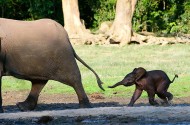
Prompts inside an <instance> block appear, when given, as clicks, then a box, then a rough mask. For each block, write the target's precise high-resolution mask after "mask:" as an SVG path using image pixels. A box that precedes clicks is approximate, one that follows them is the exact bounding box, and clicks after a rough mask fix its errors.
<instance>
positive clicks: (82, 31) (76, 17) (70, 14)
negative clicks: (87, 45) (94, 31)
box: [62, 0, 89, 39]
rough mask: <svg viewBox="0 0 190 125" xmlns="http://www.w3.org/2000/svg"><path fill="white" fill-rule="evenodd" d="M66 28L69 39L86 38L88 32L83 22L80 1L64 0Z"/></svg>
mask: <svg viewBox="0 0 190 125" xmlns="http://www.w3.org/2000/svg"><path fill="white" fill-rule="evenodd" d="M62 7H63V15H64V27H65V29H66V31H67V32H68V34H69V38H70V39H73V38H84V36H85V35H86V34H87V33H89V32H87V30H86V28H85V25H84V23H82V22H81V19H80V13H79V7H78V0H62Z"/></svg>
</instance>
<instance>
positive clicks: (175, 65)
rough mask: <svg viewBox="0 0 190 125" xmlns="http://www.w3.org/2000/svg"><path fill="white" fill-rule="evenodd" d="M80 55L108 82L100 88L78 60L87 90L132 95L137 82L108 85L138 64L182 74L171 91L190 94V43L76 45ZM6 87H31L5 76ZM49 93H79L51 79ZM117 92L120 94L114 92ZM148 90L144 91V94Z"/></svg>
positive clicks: (176, 94) (138, 65) (172, 74)
mask: <svg viewBox="0 0 190 125" xmlns="http://www.w3.org/2000/svg"><path fill="white" fill-rule="evenodd" d="M74 48H75V50H76V52H77V53H78V55H79V56H80V57H81V58H82V59H83V60H84V61H85V62H86V63H87V64H89V66H91V67H92V68H93V69H94V70H95V71H96V72H97V73H98V74H99V76H100V78H101V79H102V81H103V82H104V83H105V84H104V85H103V86H104V88H105V89H106V91H105V92H103V91H101V90H100V89H99V88H98V85H97V83H96V79H95V76H94V75H93V74H92V73H91V72H90V71H89V70H88V69H87V68H86V67H84V66H83V65H82V64H81V63H79V62H78V65H79V68H80V71H81V75H82V81H83V85H84V89H85V91H86V92H87V93H88V94H90V93H94V92H101V93H104V94H105V96H125V97H131V96H132V94H133V92H134V89H135V88H134V86H131V87H123V86H119V87H117V88H115V89H109V88H107V86H108V85H113V84H114V83H116V82H118V81H120V80H121V79H123V77H124V76H125V75H126V74H127V73H129V72H131V71H132V70H133V69H134V68H135V67H140V66H141V67H144V68H145V69H147V70H154V69H160V70H163V71H165V72H166V73H167V74H168V76H169V77H170V79H172V78H173V77H174V74H178V75H179V78H178V79H177V80H176V81H175V82H174V83H172V84H171V86H170V88H169V91H170V92H171V93H173V95H174V96H177V97H185V96H190V91H189V89H190V84H189V81H190V61H189V60H190V47H189V45H185V44H175V45H165V46H159V45H129V46H125V47H116V46H95V45H94V46H84V45H77V46H74ZM2 88H3V91H8V90H25V89H27V90H29V89H30V84H29V82H28V81H24V80H18V79H15V78H13V77H4V78H3V86H2ZM43 92H45V93H75V92H74V90H73V89H72V88H71V87H69V86H66V85H64V84H62V83H59V82H56V81H51V80H50V81H49V82H48V84H47V85H46V86H45V88H44V89H43ZM114 92H117V94H116V95H115V94H113V93H114ZM146 96H147V94H146V93H145V92H144V93H143V97H146Z"/></svg>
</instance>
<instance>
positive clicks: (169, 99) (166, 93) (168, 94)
mask: <svg viewBox="0 0 190 125" xmlns="http://www.w3.org/2000/svg"><path fill="white" fill-rule="evenodd" d="M164 95H165V96H166V97H167V98H168V101H171V100H172V99H173V95H172V94H171V93H170V92H165V93H164Z"/></svg>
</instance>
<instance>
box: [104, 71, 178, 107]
mask: <svg viewBox="0 0 190 125" xmlns="http://www.w3.org/2000/svg"><path fill="white" fill-rule="evenodd" d="M176 77H178V75H175V76H174V78H173V80H172V81H170V79H169V77H168V76H167V74H166V73H165V72H164V71H162V70H152V71H146V70H145V69H144V68H142V67H139V68H135V69H134V70H133V71H132V72H131V73H129V74H127V75H126V76H125V77H124V79H123V80H122V81H120V82H118V83H116V84H115V85H113V86H108V87H109V88H115V87H117V86H119V85H124V86H131V85H134V84H135V86H136V88H135V92H134V94H133V96H132V98H131V101H130V103H129V104H128V105H129V106H133V104H134V103H135V101H136V100H137V99H138V98H139V97H140V96H141V94H142V92H143V90H145V91H146V92H147V93H148V99H149V103H150V104H151V105H158V103H157V102H156V101H155V99H154V98H155V94H157V95H158V97H159V98H161V99H162V100H163V101H164V102H165V103H166V104H169V102H168V101H170V100H172V99H173V95H172V94H171V93H170V92H168V88H169V85H170V83H173V82H174V80H175V78H176Z"/></svg>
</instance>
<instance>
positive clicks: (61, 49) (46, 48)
mask: <svg viewBox="0 0 190 125" xmlns="http://www.w3.org/2000/svg"><path fill="white" fill-rule="evenodd" d="M0 38H1V39H0V87H1V78H2V76H10V75H11V76H14V77H16V78H20V79H25V80H29V81H31V83H32V88H31V91H30V93H29V95H28V97H27V98H26V100H25V101H23V102H19V103H18V104H17V106H18V107H19V108H20V110H22V111H27V110H33V109H34V108H35V107H36V105H37V101H38V96H39V94H40V92H41V90H42V89H43V88H44V86H45V85H46V83H47V82H48V80H56V81H59V82H61V83H65V84H67V85H69V86H71V87H73V89H74V90H75V92H76V94H77V96H78V100H79V104H80V107H81V108H87V107H91V106H90V102H89V99H88V97H87V95H86V93H85V91H84V88H83V85H82V81H81V74H80V71H79V68H78V65H77V62H76V60H75V59H77V60H78V61H80V62H81V63H82V64H83V65H84V66H86V67H87V68H88V69H89V70H91V71H92V72H93V73H94V75H95V76H96V79H97V82H98V86H99V87H100V88H101V89H102V90H103V87H102V82H101V80H100V78H99V76H98V75H97V73H96V72H95V71H94V70H93V69H92V68H91V67H90V66H88V65H87V64H86V63H85V62H84V61H83V60H82V59H81V58H80V57H79V56H78V55H77V54H76V52H75V51H74V49H73V47H72V45H71V43H70V41H69V38H68V35H67V32H66V31H65V29H64V28H63V26H62V25H60V24H59V23H57V22H55V21H53V20H51V19H40V20H36V21H18V20H12V19H5V18H0ZM0 112H3V109H2V96H1V88H0Z"/></svg>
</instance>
